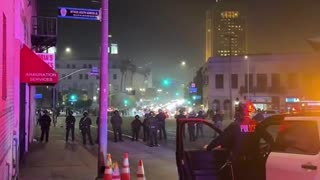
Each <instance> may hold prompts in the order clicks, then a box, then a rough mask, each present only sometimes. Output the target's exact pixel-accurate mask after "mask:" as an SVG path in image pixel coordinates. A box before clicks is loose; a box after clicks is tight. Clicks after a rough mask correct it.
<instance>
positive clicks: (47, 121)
mask: <svg viewBox="0 0 320 180" xmlns="http://www.w3.org/2000/svg"><path fill="white" fill-rule="evenodd" d="M43 113H44V114H43V115H42V116H41V118H40V119H39V124H40V127H41V137H40V142H42V141H43V138H44V136H46V142H48V141H49V130H50V125H51V118H50V116H49V115H48V114H49V113H48V111H47V110H44V111H43Z"/></svg>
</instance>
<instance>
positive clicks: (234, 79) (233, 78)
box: [231, 74, 238, 89]
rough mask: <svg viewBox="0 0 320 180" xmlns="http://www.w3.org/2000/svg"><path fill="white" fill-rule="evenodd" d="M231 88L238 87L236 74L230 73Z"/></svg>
mask: <svg viewBox="0 0 320 180" xmlns="http://www.w3.org/2000/svg"><path fill="white" fill-rule="evenodd" d="M231 88H232V89H237V88H238V74H232V75H231Z"/></svg>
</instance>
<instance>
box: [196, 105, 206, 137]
mask: <svg viewBox="0 0 320 180" xmlns="http://www.w3.org/2000/svg"><path fill="white" fill-rule="evenodd" d="M197 118H199V119H205V116H204V114H203V112H202V111H199V112H198V116H197ZM196 126H197V138H198V137H199V136H200V134H201V137H203V125H202V123H197V125H196Z"/></svg>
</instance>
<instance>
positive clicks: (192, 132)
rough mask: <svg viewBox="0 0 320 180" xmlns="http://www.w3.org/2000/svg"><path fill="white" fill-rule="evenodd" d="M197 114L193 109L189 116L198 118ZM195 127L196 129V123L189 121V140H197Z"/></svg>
mask: <svg viewBox="0 0 320 180" xmlns="http://www.w3.org/2000/svg"><path fill="white" fill-rule="evenodd" d="M196 116H197V114H196V112H195V111H191V112H190V113H189V116H188V118H196ZM195 129H196V123H193V122H188V132H189V140H190V142H193V141H196V134H195Z"/></svg>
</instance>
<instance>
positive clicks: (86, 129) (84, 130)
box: [79, 111, 93, 145]
mask: <svg viewBox="0 0 320 180" xmlns="http://www.w3.org/2000/svg"><path fill="white" fill-rule="evenodd" d="M88 115H89V113H88V112H87V111H85V112H84V113H83V117H82V118H81V119H80V122H79V129H80V131H81V134H82V142H83V144H84V145H86V140H87V138H86V136H88V138H89V142H90V144H91V145H93V142H92V137H91V128H90V126H91V124H92V121H91V119H90V118H89V117H88Z"/></svg>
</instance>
